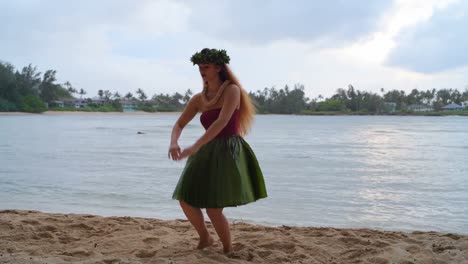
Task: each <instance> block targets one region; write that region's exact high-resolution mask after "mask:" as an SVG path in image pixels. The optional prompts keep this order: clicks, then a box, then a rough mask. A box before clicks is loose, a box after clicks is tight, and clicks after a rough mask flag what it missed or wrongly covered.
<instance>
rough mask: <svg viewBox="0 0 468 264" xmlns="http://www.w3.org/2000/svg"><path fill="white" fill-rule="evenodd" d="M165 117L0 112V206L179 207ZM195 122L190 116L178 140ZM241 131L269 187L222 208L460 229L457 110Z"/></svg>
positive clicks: (347, 223)
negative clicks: (260, 195)
mask: <svg viewBox="0 0 468 264" xmlns="http://www.w3.org/2000/svg"><path fill="white" fill-rule="evenodd" d="M176 118H177V115H173V114H158V115H115V114H97V115H18V116H16V115H15V116H0V209H36V210H42V211H46V212H64V213H68V212H73V213H91V214H100V215H131V216H145V217H157V218H162V219H174V218H184V216H183V214H182V213H181V211H180V209H179V206H178V203H177V201H174V200H172V199H171V196H172V191H173V189H174V187H175V185H176V183H177V180H178V178H179V174H180V172H181V170H182V168H183V166H184V162H174V161H170V160H168V159H167V148H168V143H169V137H170V131H171V128H172V125H173V123H174V121H175V119H176ZM138 131H141V132H144V133H145V134H137V132H138ZM202 132H203V130H202V127H201V126H200V125H199V121H198V117H196V119H194V120H193V121H192V123H191V124H189V125H188V126H187V128H186V129H185V130H184V133H183V134H182V137H181V141H180V144H181V146H186V145H188V144H191V143H192V142H193V141H194V140H195V139H197V138H198V136H200V135H201V133H202ZM246 140H247V141H248V142H249V143H250V145H251V146H252V148H253V149H254V151H255V152H256V154H257V156H258V159H259V163H260V165H261V167H262V168H263V171H264V175H265V180H266V183H267V188H268V192H269V198H267V199H264V200H260V201H258V202H256V203H253V204H249V205H246V206H242V207H238V208H229V209H227V210H226V213H227V216H228V217H229V218H231V219H242V220H244V221H250V222H255V223H262V224H272V225H280V224H287V225H310V226H334V227H372V228H379V229H388V230H405V231H409V230H437V231H446V232H458V233H465V234H466V233H468V118H466V117H456V116H453V117H382V116H379V117H372V116H338V117H335V116H325V117H313V116H282V115H271V116H257V118H256V123H255V126H254V128H253V131H252V133H251V134H250V135H249V136H248V137H247V138H246Z"/></svg>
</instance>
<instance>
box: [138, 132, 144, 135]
mask: <svg viewBox="0 0 468 264" xmlns="http://www.w3.org/2000/svg"><path fill="white" fill-rule="evenodd" d="M137 134H138V135H142V134H145V133H143V132H140V131H138V132H137Z"/></svg>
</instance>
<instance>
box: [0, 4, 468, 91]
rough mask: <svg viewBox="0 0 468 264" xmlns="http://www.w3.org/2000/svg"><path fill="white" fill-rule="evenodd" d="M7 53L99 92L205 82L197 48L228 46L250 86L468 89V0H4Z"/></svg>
mask: <svg viewBox="0 0 468 264" xmlns="http://www.w3.org/2000/svg"><path fill="white" fill-rule="evenodd" d="M0 10H1V12H0V18H1V21H2V23H1V25H0V36H1V40H0V52H1V53H0V60H2V61H4V62H10V63H12V64H13V65H14V66H15V67H17V68H18V69H20V68H22V67H23V66H25V65H28V64H29V63H32V64H33V65H36V66H38V68H39V70H40V71H42V72H44V71H45V70H47V69H54V70H57V72H58V73H57V77H58V81H59V82H60V83H63V82H65V81H70V82H71V83H72V85H73V86H74V87H75V88H77V89H81V88H82V89H84V90H85V91H87V92H88V96H93V95H96V94H97V90H99V89H102V90H110V91H112V92H115V91H118V92H119V93H121V94H124V93H126V92H132V93H134V92H135V90H137V89H138V88H141V89H143V90H144V91H145V92H146V93H147V94H148V95H149V96H152V95H154V94H155V93H170V94H172V93H174V92H181V93H182V92H184V91H186V90H187V89H189V88H190V89H192V91H200V89H201V80H200V77H199V74H198V69H197V68H196V67H195V66H193V65H192V64H191V62H190V60H189V59H190V56H191V55H192V54H193V53H194V52H195V51H198V50H200V49H202V48H205V47H209V48H221V49H226V50H227V51H228V54H229V55H230V56H231V67H232V68H233V70H234V72H235V73H236V75H237V76H238V78H239V79H240V81H241V83H242V84H243V86H244V88H245V89H246V90H248V91H256V90H259V89H260V90H262V89H263V88H265V87H272V86H275V87H276V88H282V87H284V86H285V85H286V84H288V85H290V86H293V85H294V84H295V83H301V84H304V85H305V88H306V94H307V96H309V97H311V98H314V97H317V96H318V95H319V94H321V95H323V96H325V97H328V96H331V95H332V94H333V93H334V92H335V91H336V89H337V88H346V87H347V86H348V84H352V85H353V86H354V87H355V88H356V89H359V90H366V91H373V92H380V89H381V88H384V89H385V90H390V89H399V90H405V91H410V90H411V89H414V88H417V89H424V90H425V89H432V88H436V89H441V88H457V89H459V90H460V91H462V90H464V89H465V88H467V87H468V74H467V73H468V52H467V51H466V49H467V48H466V47H468V34H467V31H466V25H468V14H467V12H468V1H462V0H459V1H457V0H395V1H390V0H382V1H381V0H359V1H349V0H329V1H318V0H317V1H315V0H291V1H283V0H256V1H251V0H206V1H205V0H197V1H195V0H193V1H189V0H187V1H183V0H99V1H94V0H93V1H91V0H81V1H63V0H15V1H8V0H0Z"/></svg>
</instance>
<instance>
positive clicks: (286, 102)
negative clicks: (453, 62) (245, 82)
mask: <svg viewBox="0 0 468 264" xmlns="http://www.w3.org/2000/svg"><path fill="white" fill-rule="evenodd" d="M380 92H381V94H377V93H374V92H367V91H360V90H358V89H355V88H354V86H353V85H348V88H347V89H344V88H338V89H337V90H336V92H335V94H333V95H332V96H330V97H328V98H324V97H323V96H322V95H318V96H317V97H316V98H313V99H309V98H307V97H306V96H305V92H304V85H302V84H296V85H294V88H292V89H291V88H289V86H288V85H286V86H285V87H284V88H282V89H276V88H275V87H271V88H264V89H263V90H257V91H256V92H250V93H249V94H250V96H251V97H252V98H253V99H254V101H255V102H256V104H257V109H258V110H259V112H261V113H272V114H308V113H309V114H313V113H314V112H316V113H322V112H340V113H363V114H384V113H388V112H389V104H388V103H392V104H394V106H395V109H394V110H395V112H397V113H398V112H400V113H408V112H410V111H411V106H414V105H420V106H426V107H430V108H432V109H433V111H440V110H442V107H443V106H445V105H448V104H449V103H456V104H459V105H460V104H462V103H463V102H467V101H468V89H465V91H464V92H460V91H458V90H457V89H453V88H444V89H440V90H436V89H435V88H434V89H431V90H418V89H413V90H411V92H410V93H408V94H407V93H406V92H405V91H403V90H389V91H385V89H383V88H381V89H380Z"/></svg>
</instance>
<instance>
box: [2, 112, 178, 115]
mask: <svg viewBox="0 0 468 264" xmlns="http://www.w3.org/2000/svg"><path fill="white" fill-rule="evenodd" d="M180 113H182V112H152V113H151V112H144V111H135V112H86V111H45V112H43V113H26V112H0V116H1V115H99V114H105V115H161V114H180Z"/></svg>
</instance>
